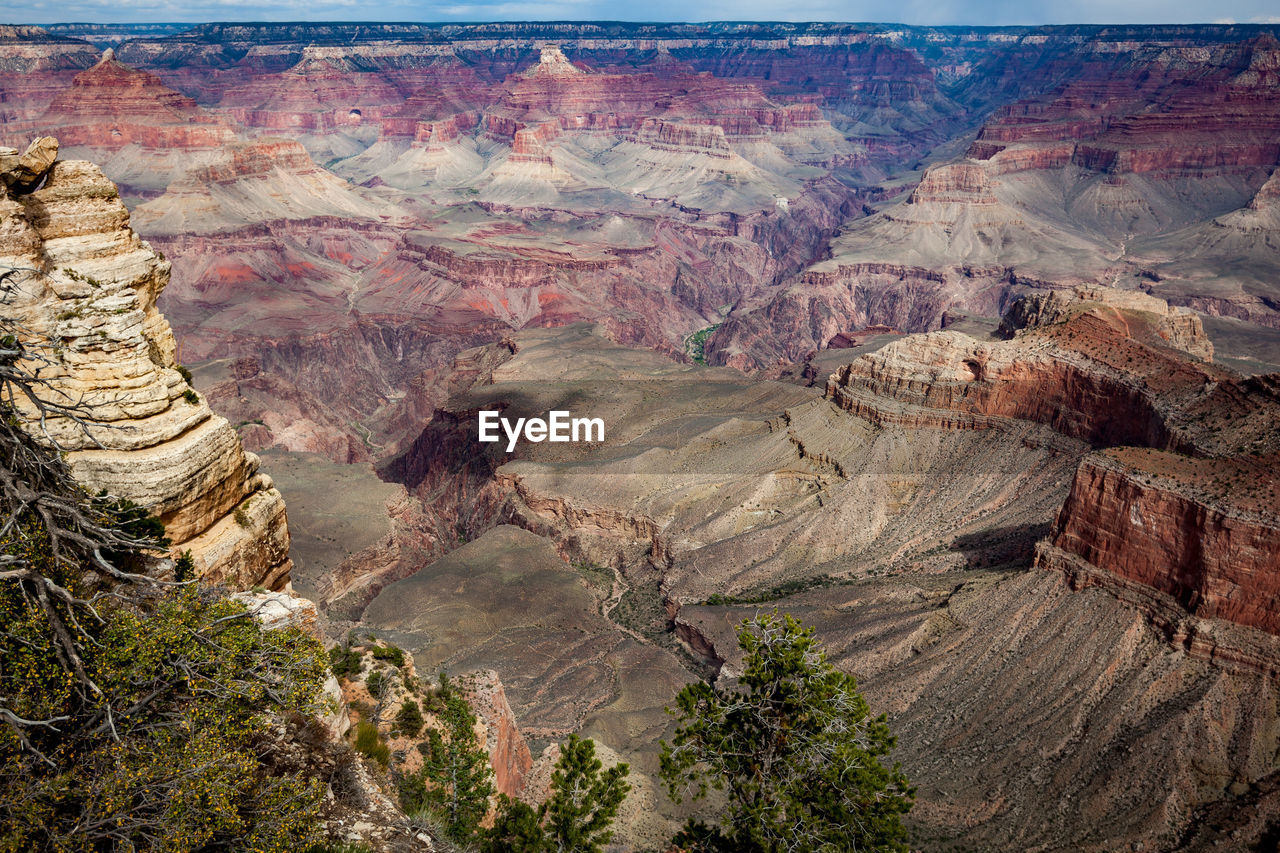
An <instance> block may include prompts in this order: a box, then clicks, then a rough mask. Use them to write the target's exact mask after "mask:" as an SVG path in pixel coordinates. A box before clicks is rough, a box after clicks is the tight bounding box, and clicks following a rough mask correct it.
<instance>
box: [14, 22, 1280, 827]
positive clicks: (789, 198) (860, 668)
mask: <svg viewBox="0 0 1280 853" xmlns="http://www.w3.org/2000/svg"><path fill="white" fill-rule="evenodd" d="M1278 37H1280V25H1266V24H1259V25H1245V24H1229V25H1226V24H1224V25H1195V26H1191V25H1158V26H1157V25H1151V26H1136V25H1135V26H1083V25H1080V26H1046V27H922V26H905V25H854V24H786V23H758V24H739V23H711V24H627V23H554V24H553V23H493V24H468V25H463V24H339V23H332V24H302V23H298V24H248V23H246V24H232V23H227V24H201V25H195V26H185V25H182V26H180V25H166V26H141V25H140V26H136V27H132V26H129V25H80V24H59V25H49V26H44V27H36V26H24V25H10V26H0V146H4V147H5V151H4V152H0V172H2V173H3V175H4V183H5V188H4V192H3V199H2V200H0V206H2V207H3V210H4V216H5V219H4V222H3V225H0V259H2V262H3V265H4V266H5V267H7V268H22V269H41V270H45V272H46V274H47V276H48V281H49V284H48V287H47V288H45V289H43V290H40V291H39V292H26V291H24V292H23V295H22V297H21V298H20V299H18V300H17V301H16V302H14V303H13V307H14V308H15V310H18V311H19V313H20V314H21V316H22V317H23V318H24V322H25V324H26V326H28V327H30V328H32V329H34V330H36V331H39V332H40V333H41V334H43V335H45V336H46V337H47V338H48V339H50V340H53V341H58V342H60V346H61V347H62V349H60V350H59V352H60V353H62V354H61V355H59V358H60V359H62V361H60V362H59V365H60V366H59V367H58V369H57V371H55V372H56V374H57V376H58V377H59V378H58V381H59V382H62V383H63V387H68V388H72V389H75V391H76V393H90V394H97V395H99V396H101V395H104V394H105V395H106V396H107V397H110V399H111V400H112V402H111V403H110V404H106V403H104V404H102V406H101V408H100V410H95V413H94V416H93V418H92V419H91V420H92V422H93V423H95V424H102V425H106V429H105V431H102V435H105V436H107V437H106V438H102V439H96V438H91V439H85V438H84V437H83V436H80V437H77V436H78V435H79V434H78V433H75V431H74V430H70V429H69V426H68V425H65V424H64V428H65V429H66V430H67V431H66V432H65V436H64V437H65V440H66V441H67V442H68V446H67V448H66V449H67V450H68V452H67V453H66V459H67V464H68V465H69V467H70V469H71V470H72V472H73V473H74V474H75V475H76V476H77V477H78V478H79V479H81V480H82V481H83V482H85V483H87V484H89V485H90V486H92V487H100V488H105V489H109V490H110V491H111V492H112V493H113V494H117V493H118V494H122V495H124V496H126V497H129V498H130V499H131V500H134V501H137V502H138V503H139V504H141V505H143V506H145V507H147V508H149V509H151V510H152V511H153V512H154V513H155V514H156V516H157V517H158V518H159V519H160V521H162V522H163V523H164V525H165V528H166V530H167V532H168V535H169V537H170V539H171V540H172V541H173V543H174V545H173V548H174V553H175V554H177V553H178V552H179V551H182V550H186V551H188V552H190V553H191V554H192V556H193V559H194V561H195V567H196V571H197V572H199V573H200V574H201V576H202V577H203V578H204V579H206V580H207V581H208V582H210V583H214V582H217V583H221V584H225V585H228V586H229V587H231V588H233V589H238V590H242V591H250V590H256V592H252V591H250V592H244V593H242V594H246V595H259V596H267V597H270V596H273V595H278V596H280V600H281V601H282V602H286V603H287V602H298V601H302V600H303V599H306V600H309V601H310V602H314V604H309V603H306V602H304V604H303V605H302V606H303V607H304V609H307V616H306V619H307V620H308V621H309V622H313V623H314V624H315V627H314V630H316V631H318V632H320V633H321V634H322V635H323V636H324V637H325V638H326V639H327V641H328V642H329V643H330V644H335V643H341V642H343V638H350V637H352V636H357V635H358V636H364V637H367V638H368V641H369V642H371V643H376V644H388V645H394V646H395V647H397V648H399V649H403V650H404V651H405V652H408V653H409V654H410V655H411V657H412V661H413V664H412V666H414V667H416V668H417V671H419V672H421V673H427V674H431V673H436V672H440V671H448V672H449V673H457V674H464V673H466V674H470V678H471V682H469V683H470V685H471V686H470V687H469V688H468V689H469V690H470V691H471V693H470V695H471V696H472V701H473V705H474V706H475V708H476V711H477V713H478V715H479V716H480V718H481V721H482V723H483V727H484V731H485V738H486V745H487V749H488V751H489V754H490V756H491V761H492V766H493V769H494V773H495V782H496V786H497V788H498V790H500V791H501V792H502V793H504V794H508V795H510V796H513V797H524V798H525V799H528V800H529V801H530V802H537V801H538V800H539V799H540V798H541V797H542V796H543V795H545V792H546V790H547V787H548V785H549V784H550V782H549V777H550V772H551V771H550V767H551V764H552V763H553V762H554V761H555V759H556V756H557V755H558V751H557V750H558V744H559V743H560V742H561V741H563V740H564V739H565V738H566V737H567V736H568V735H570V734H579V735H583V736H589V737H591V738H592V739H594V741H595V743H596V744H597V746H598V748H599V749H600V751H601V752H602V754H603V755H604V756H606V757H607V760H608V761H609V762H616V761H618V760H625V761H627V762H629V763H630V765H631V767H632V776H631V783H632V786H633V790H632V792H631V794H630V795H629V797H628V799H627V803H626V804H625V805H624V807H623V810H622V812H621V814H620V816H619V818H618V829H617V835H616V837H615V838H614V840H613V842H612V846H611V848H610V849H616V850H666V849H668V842H669V840H670V839H671V837H672V835H673V834H674V832H675V831H676V830H678V829H679V827H680V825H681V824H682V823H683V822H684V820H685V819H686V818H687V817H689V816H690V815H692V814H696V813H697V807H696V806H691V805H689V804H687V803H686V804H676V803H673V802H672V801H671V800H670V799H669V798H668V797H667V795H666V793H665V791H664V789H663V787H662V785H661V783H660V782H659V780H658V772H659V758H658V756H659V741H660V740H662V739H664V738H670V736H671V731H672V728H673V723H672V720H671V717H670V716H669V715H668V714H667V713H666V712H665V711H664V708H665V707H666V706H668V705H670V704H671V703H672V701H673V697H674V696H675V695H676V693H677V692H678V691H679V690H680V689H681V688H682V687H683V686H684V685H686V684H689V683H692V682H696V681H698V680H700V679H712V680H714V679H726V680H731V679H733V678H736V677H737V675H738V674H740V673H741V671H742V652H741V650H740V649H739V648H738V646H737V642H736V638H735V627H736V626H737V625H738V624H739V623H740V622H741V621H742V620H743V619H745V618H750V617H752V616H753V615H755V614H757V613H760V612H765V611H772V610H774V609H777V610H778V611H781V612H786V613H791V614H794V615H795V616H796V617H797V618H799V619H801V620H802V621H803V622H804V623H805V624H807V625H812V626H815V628H816V635H817V637H818V638H819V639H820V640H821V641H822V642H823V644H824V645H825V647H826V648H827V650H828V653H829V655H830V657H831V659H832V661H833V662H835V663H836V665H837V666H838V667H839V668H840V669H841V670H843V671H845V672H848V673H850V674H852V675H853V676H855V677H856V679H857V682H858V685H859V689H860V690H861V691H862V692H863V694H864V695H865V697H866V699H867V701H868V702H869V703H870V705H871V707H872V709H874V711H875V712H876V713H877V714H878V713H882V712H883V713H887V715H888V720H889V724H890V726H891V727H892V729H893V732H894V734H895V735H896V736H897V738H898V743H897V748H896V750H895V752H894V758H895V759H896V760H898V761H901V763H902V765H903V768H904V770H905V772H906V773H907V775H908V776H909V778H910V779H911V781H912V783H913V784H914V785H915V786H916V788H917V793H916V804H915V807H914V808H913V809H912V810H911V812H910V813H909V814H908V815H907V817H906V823H907V826H908V829H909V831H910V838H911V846H912V849H920V850H927V851H951V850H1038V851H1059V850H1061V851H1066V850H1072V851H1077V850H1079V851H1116V850H1147V851H1150V850H1167V851H1175V850H1176V851H1192V850H1210V849H1213V850H1266V851H1274V850H1276V849H1277V844H1280V757H1278V756H1280V689H1278V680H1280V40H1278ZM180 369H181V370H180ZM184 373H185V375H186V376H187V377H189V378H190V382H191V386H190V388H188V387H187V385H186V384H185V381H184V379H183V378H182V376H183V374H184ZM104 399H105V398H104ZM552 410H564V411H572V412H573V413H574V414H575V415H581V416H584V417H598V418H601V419H603V421H604V422H605V424H606V428H607V432H606V436H607V438H606V440H605V441H601V442H594V443H587V444H576V443H563V444H553V443H549V442H544V443H533V442H521V443H518V444H517V445H516V446H515V448H514V450H512V451H511V452H507V449H506V445H505V442H504V443H496V444H489V443H480V442H478V441H477V417H478V413H479V412H481V411H498V412H502V413H503V415H504V416H505V417H511V418H515V417H537V416H546V414H547V412H549V411H552ZM27 414H28V416H31V417H35V416H34V415H32V414H31V413H30V412H28V413H27ZM121 425H124V429H123V431H112V430H118V429H120V427H121ZM286 507H287V514H286ZM288 606H289V607H294V606H295V605H293V604H289V605H288ZM308 608H309V609H308ZM374 638H376V639H374ZM347 642H348V643H349V640H347ZM377 648H385V646H378V647H377ZM332 691H333V692H334V693H335V695H336V697H337V699H338V700H339V701H340V702H341V701H346V702H348V703H357V702H359V701H361V700H367V699H368V698H369V693H368V692H367V686H366V685H363V684H361V683H359V682H358V681H351V680H346V681H343V682H342V683H341V684H338V683H334V684H333V685H332ZM345 730H346V728H345V726H344V727H341V731H339V732H338V736H341V735H342V734H343V733H344V732H345ZM394 743H395V742H394V741H393V744H394ZM400 745H401V746H405V744H403V743H402V744H400ZM370 784H374V783H373V782H370ZM382 808H383V814H382V818H379V819H380V820H383V822H384V823H387V822H392V823H393V822H394V821H395V820H396V819H398V818H397V816H396V815H395V806H394V804H393V803H390V802H388V803H384V804H383V807H382ZM375 823H377V820H374V819H372V818H368V819H364V820H363V822H357V825H359V826H362V827H365V828H369V827H371V826H372V825H373V824H375ZM357 835H358V836H359V839H360V840H361V841H362V842H365V843H369V844H372V845H375V847H374V849H388V850H390V849H414V848H413V847H396V846H394V844H395V843H399V842H394V840H391V841H388V840H386V839H385V838H382V836H378V835H377V833H376V832H373V831H372V830H370V832H366V833H365V835H359V833H357ZM388 837H390V836H388ZM380 838H382V840H381V841H380V840H379V839H380ZM384 841H385V843H386V844H387V845H390V846H386V847H385V848H384V847H378V846H377V845H378V844H381V843H383V842H384ZM406 843H407V842H406ZM416 843H422V844H429V843H430V842H426V841H422V842H416ZM438 849H448V848H443V847H441V848H438Z"/></svg>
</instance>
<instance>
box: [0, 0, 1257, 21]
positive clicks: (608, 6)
mask: <svg viewBox="0 0 1280 853" xmlns="http://www.w3.org/2000/svg"><path fill="white" fill-rule="evenodd" d="M538 20H565V21H571V20H613V21H724V20H733V21H744V20H746V21H858V22H863V21H876V22H894V23H905V24H933V25H946V24H957V25H977V26H998V25H1016V24H1073V23H1086V24H1121V23H1271V24H1274V23H1280V6H1278V4H1277V0H790V2H785V3H779V2H778V0H648V2H643V3H637V2H634V0H628V2H621V1H620V0H531V1H530V2H523V3H520V2H510V0H475V2H471V0H438V2H413V0H381V1H380V2H378V3H377V4H371V3H369V2H367V0H27V2H13V0H0V22H6V23H32V24H42V23H54V22H92V23H156V22H188V21H189V22H201V21H538Z"/></svg>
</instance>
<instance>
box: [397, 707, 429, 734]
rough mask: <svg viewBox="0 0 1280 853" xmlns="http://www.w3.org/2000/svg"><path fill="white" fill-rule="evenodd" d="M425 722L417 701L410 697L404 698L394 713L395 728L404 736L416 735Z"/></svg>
mask: <svg viewBox="0 0 1280 853" xmlns="http://www.w3.org/2000/svg"><path fill="white" fill-rule="evenodd" d="M426 722H427V721H426V720H425V719H424V718H423V716H422V709H421V708H419V707H418V703H417V702H415V701H414V700H412V699H406V700H404V704H403V705H401V706H400V712H399V713H398V714H396V729H397V730H399V732H400V734H401V735H403V736H405V737H417V736H418V732H420V731H422V727H423V725H425V724H426Z"/></svg>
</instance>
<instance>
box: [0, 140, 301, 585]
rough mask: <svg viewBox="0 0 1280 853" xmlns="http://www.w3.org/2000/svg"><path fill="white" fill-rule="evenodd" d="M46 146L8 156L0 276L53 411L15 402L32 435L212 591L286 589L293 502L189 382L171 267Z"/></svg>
mask: <svg viewBox="0 0 1280 853" xmlns="http://www.w3.org/2000/svg"><path fill="white" fill-rule="evenodd" d="M56 152H57V142H56V141H55V140H52V139H48V138H44V139H40V140H37V141H36V142H34V143H32V145H31V146H30V148H29V149H28V150H27V151H26V152H24V153H23V154H21V155H18V154H17V153H16V152H13V151H12V150H10V151H9V152H0V167H3V169H4V184H5V185H6V187H7V189H6V191H5V192H4V194H3V197H0V268H4V269H12V270H14V272H13V274H12V275H11V276H9V277H8V278H7V282H6V284H7V292H6V300H7V304H6V306H5V308H6V310H7V311H8V316H9V317H12V318H13V319H14V320H15V321H16V322H17V323H18V324H20V325H21V327H22V333H23V335H24V336H25V337H26V338H27V345H28V346H29V347H30V348H31V349H32V350H33V351H34V352H38V353H39V354H40V358H42V359H43V360H44V363H43V364H38V365H37V364H35V363H33V364H32V367H33V369H36V368H37V367H38V369H39V375H40V376H41V377H42V378H43V379H44V380H45V381H46V382H47V383H48V385H47V391H46V393H45V399H47V400H49V401H51V402H53V403H56V404H58V405H60V406H62V407H63V409H62V410H60V411H46V412H44V413H43V417H42V413H40V412H38V411H37V410H36V409H35V407H34V406H33V405H32V404H31V403H30V402H29V401H17V405H18V407H19V410H20V412H21V414H22V416H23V417H24V418H25V419H26V420H27V421H28V422H29V423H30V424H31V428H32V429H33V431H35V432H36V434H37V435H39V436H41V437H43V438H44V439H45V440H46V441H48V442H49V443H50V444H52V445H55V446H56V447H58V448H59V449H61V450H62V451H64V453H65V458H66V460H67V463H68V464H69V465H70V467H71V470H72V473H73V474H74V475H75V476H76V478H77V479H79V480H80V481H81V482H83V483H84V484H85V485H86V486H87V487H89V488H91V489H95V490H96V489H105V490H106V491H107V492H109V493H110V494H112V495H118V496H120V497H122V498H127V499H129V500H132V501H134V502H136V503H138V504H140V505H142V506H144V507H146V508H147V509H149V510H151V511H152V512H153V513H155V515H157V516H158V517H159V518H160V520H161V521H162V522H164V526H165V530H166V531H167V533H168V536H169V538H170V539H171V540H172V543H173V550H174V553H180V552H183V551H190V552H191V554H192V557H193V559H194V560H195V565H196V570H197V572H198V573H199V574H200V575H201V576H203V577H204V578H205V579H206V580H208V581H210V582H226V583H228V584H229V585H231V586H233V587H236V588H240V589H245V588H248V587H251V586H255V585H261V586H265V587H269V588H271V589H282V588H285V587H287V586H288V584H289V571H290V565H291V564H290V561H289V528H288V523H287V520H286V517H285V507H284V502H283V501H282V500H281V498H280V493H279V492H278V491H276V489H275V488H274V486H273V485H272V482H271V478H270V477H268V476H267V475H266V474H263V473H260V472H259V471H258V459H257V457H256V456H254V455H253V454H251V453H245V452H244V451H243V449H242V448H241V446H240V441H239V439H238V438H237V437H236V434H235V431H234V430H233V429H232V428H231V425H230V424H228V423H227V421H226V420H225V419H224V418H222V417H220V416H218V415H216V414H214V412H213V411H212V410H210V408H209V406H208V405H207V404H206V403H205V401H204V400H203V399H202V398H201V397H200V396H199V395H198V394H197V393H196V392H195V391H194V390H193V389H192V388H191V387H190V386H189V385H188V384H187V381H186V379H185V378H184V376H183V373H182V372H181V368H180V365H179V364H178V362H177V360H176V358H175V349H176V344H175V342H174V338H173V333H172V331H171V330H170V328H169V324H168V322H167V321H166V320H165V318H164V316H163V315H162V314H160V312H159V311H158V310H157V309H156V297H158V296H159V295H160V292H161V290H163V289H164V287H165V285H166V284H167V283H168V281H169V262H168V261H167V260H165V259H164V258H163V257H162V256H161V255H158V254H157V253H156V252H155V251H153V250H152V249H151V247H150V246H149V245H148V244H147V243H146V242H144V241H143V240H141V239H140V238H139V237H138V235H137V234H135V233H134V232H133V231H132V230H131V229H130V227H129V214H128V212H127V211H126V210H125V207H124V205H123V204H122V203H121V201H120V198H119V194H118V192H117V190H116V187H115V185H113V184H112V183H111V182H110V181H109V180H107V179H106V177H104V176H103V174H102V172H101V171H100V170H99V169H98V168H97V167H96V166H94V165H93V164H91V163H87V162H83V161H74V160H55V159H54V157H55V155H56Z"/></svg>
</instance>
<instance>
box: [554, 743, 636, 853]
mask: <svg viewBox="0 0 1280 853" xmlns="http://www.w3.org/2000/svg"><path fill="white" fill-rule="evenodd" d="M602 767H603V765H602V764H601V762H600V759H598V758H596V744H595V741H593V740H591V739H590V738H585V739H584V738H579V737H578V736H577V735H569V741H568V742H567V743H566V744H565V745H564V747H563V749H562V751H561V753H560V760H559V761H557V762H556V769H555V772H553V773H552V774H551V799H549V800H548V801H547V802H546V803H545V804H544V806H543V809H544V813H545V815H546V818H545V820H546V829H547V834H548V835H549V836H550V838H551V842H552V847H553V849H555V850H557V851H560V853H600V851H602V850H603V849H604V845H606V844H608V843H609V840H610V839H611V838H613V829H612V826H613V819H614V818H615V817H617V816H618V809H619V808H621V807H622V801H623V800H625V799H626V798H627V792H628V791H630V790H631V786H630V785H629V784H627V782H625V781H624V780H625V779H626V777H627V773H628V772H630V768H629V767H628V766H627V765H626V764H618V765H615V766H613V767H610V768H609V769H608V770H605V771H604V772H603V773H601V772H600V771H601V769H602Z"/></svg>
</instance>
